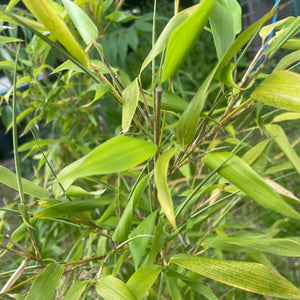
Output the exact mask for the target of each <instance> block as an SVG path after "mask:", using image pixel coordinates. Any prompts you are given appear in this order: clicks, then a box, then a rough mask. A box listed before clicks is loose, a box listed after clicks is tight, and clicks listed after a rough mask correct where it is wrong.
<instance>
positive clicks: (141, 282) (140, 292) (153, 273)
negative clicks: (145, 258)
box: [126, 265, 162, 300]
mask: <svg viewBox="0 0 300 300" xmlns="http://www.w3.org/2000/svg"><path fill="white" fill-rule="evenodd" d="M161 270H162V267H161V266H158V265H150V266H145V267H142V268H140V269H138V270H137V271H136V272H135V273H134V274H133V275H132V276H131V277H130V278H129V279H128V281H127V283H126V285H127V287H128V288H129V289H130V290H131V292H132V294H134V295H135V298H136V299H137V300H139V299H141V298H142V297H143V296H144V295H145V294H146V293H147V292H148V290H149V289H150V287H151V286H152V285H153V283H154V282H155V280H156V278H157V276H158V275H159V273H160V272H161Z"/></svg>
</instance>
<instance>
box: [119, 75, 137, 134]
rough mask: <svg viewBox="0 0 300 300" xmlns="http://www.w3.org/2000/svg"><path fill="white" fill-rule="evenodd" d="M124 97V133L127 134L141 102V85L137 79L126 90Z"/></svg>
mask: <svg viewBox="0 0 300 300" xmlns="http://www.w3.org/2000/svg"><path fill="white" fill-rule="evenodd" d="M122 97H123V106H122V130H123V132H127V131H128V130H129V127H130V124H131V121H132V118H133V116H134V113H135V110H136V108H137V105H138V102H139V85H138V81H137V78H136V79H135V80H134V81H132V83H131V84H130V85H128V86H127V87H126V88H125V90H124V91H123V93H122Z"/></svg>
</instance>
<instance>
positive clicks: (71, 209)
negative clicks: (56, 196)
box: [33, 197, 106, 219]
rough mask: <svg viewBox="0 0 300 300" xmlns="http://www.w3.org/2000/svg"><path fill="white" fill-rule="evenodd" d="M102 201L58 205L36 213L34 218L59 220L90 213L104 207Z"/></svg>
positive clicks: (81, 201) (71, 202)
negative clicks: (68, 216)
mask: <svg viewBox="0 0 300 300" xmlns="http://www.w3.org/2000/svg"><path fill="white" fill-rule="evenodd" d="M101 200H102V198H99V199H92V200H76V201H70V202H62V203H58V204H55V205H53V206H51V207H48V208H46V209H44V210H42V211H40V212H37V213H35V214H34V215H33V217H34V218H38V219H47V218H58V217H62V216H66V215H71V214H75V213H79V212H83V211H88V210H92V209H95V208H98V207H100V206H102V205H103V202H102V201H101ZM104 200H105V197H104ZM105 204H106V203H105Z"/></svg>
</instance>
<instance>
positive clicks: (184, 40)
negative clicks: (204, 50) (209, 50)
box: [161, 0, 215, 82]
mask: <svg viewBox="0 0 300 300" xmlns="http://www.w3.org/2000/svg"><path fill="white" fill-rule="evenodd" d="M214 2H215V0H203V1H201V2H200V5H199V7H198V8H197V10H196V11H195V12H194V13H193V14H192V15H191V16H190V17H189V18H188V19H187V20H185V21H184V22H183V23H182V24H181V25H179V26H178V27H177V28H176V29H175V30H174V31H173V32H172V34H171V36H170V39H169V41H168V45H167V52H166V57H165V61H164V68H163V73H162V78H161V81H162V82H163V81H164V80H166V79H167V78H170V77H172V76H173V75H174V74H175V73H176V72H177V70H178V69H179V68H180V67H181V66H182V64H183V63H184V62H185V60H186V58H187V56H188V54H189V52H190V51H191V50H192V48H193V47H194V45H195V42H196V40H197V39H198V37H199V35H200V34H201V33H202V31H203V29H204V26H205V25H206V23H207V20H208V17H209V14H210V12H211V10H212V8H213V5H214Z"/></svg>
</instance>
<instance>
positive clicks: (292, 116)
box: [272, 112, 300, 123]
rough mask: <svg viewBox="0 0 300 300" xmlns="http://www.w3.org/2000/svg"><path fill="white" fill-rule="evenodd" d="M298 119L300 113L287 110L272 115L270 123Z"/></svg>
mask: <svg viewBox="0 0 300 300" xmlns="http://www.w3.org/2000/svg"><path fill="white" fill-rule="evenodd" d="M298 119H300V113H292V112H287V113H283V114H280V115H278V116H276V117H274V119H273V120H272V123H279V122H283V121H290V120H298Z"/></svg>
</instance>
